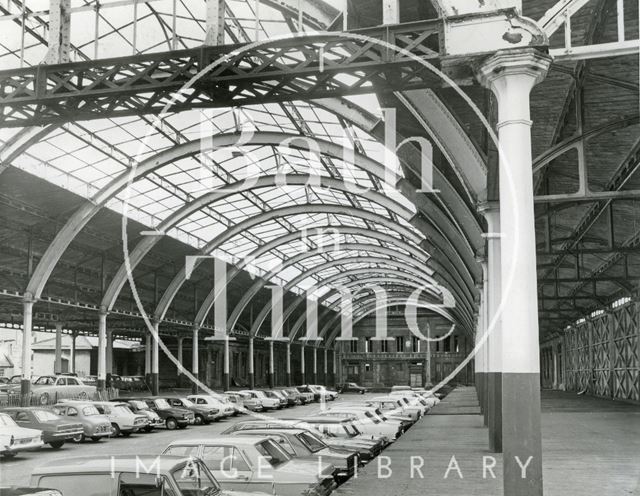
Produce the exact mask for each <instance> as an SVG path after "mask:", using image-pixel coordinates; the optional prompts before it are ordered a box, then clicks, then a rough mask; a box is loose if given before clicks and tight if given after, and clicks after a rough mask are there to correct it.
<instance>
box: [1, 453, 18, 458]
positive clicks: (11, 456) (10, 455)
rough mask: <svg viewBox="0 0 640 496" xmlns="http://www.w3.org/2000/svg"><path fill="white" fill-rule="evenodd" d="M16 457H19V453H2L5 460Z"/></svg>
mask: <svg viewBox="0 0 640 496" xmlns="http://www.w3.org/2000/svg"><path fill="white" fill-rule="evenodd" d="M16 455H17V453H11V452H9V453H2V456H3V457H4V458H13V457H15V456H16Z"/></svg>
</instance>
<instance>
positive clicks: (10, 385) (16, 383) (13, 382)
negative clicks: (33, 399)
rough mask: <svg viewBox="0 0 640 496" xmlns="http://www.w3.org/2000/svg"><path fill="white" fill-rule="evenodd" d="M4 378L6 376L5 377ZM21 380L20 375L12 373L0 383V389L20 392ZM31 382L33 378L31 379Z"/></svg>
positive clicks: (4, 391) (5, 391)
mask: <svg viewBox="0 0 640 496" xmlns="http://www.w3.org/2000/svg"><path fill="white" fill-rule="evenodd" d="M5 379H6V378H5ZM21 382H22V376H21V375H12V376H11V377H9V378H8V379H7V381H6V382H3V383H2V384H0V391H1V392H3V393H7V392H17V393H19V392H20V383H21ZM32 382H33V379H32Z"/></svg>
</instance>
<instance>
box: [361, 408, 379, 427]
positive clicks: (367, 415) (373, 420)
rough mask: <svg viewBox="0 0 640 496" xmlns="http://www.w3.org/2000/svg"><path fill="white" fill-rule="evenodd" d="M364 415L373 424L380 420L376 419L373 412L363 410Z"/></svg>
mask: <svg viewBox="0 0 640 496" xmlns="http://www.w3.org/2000/svg"><path fill="white" fill-rule="evenodd" d="M364 415H365V416H366V417H367V418H368V419H369V420H371V421H372V422H373V423H374V424H379V423H380V420H378V419H377V418H376V417H375V415H374V414H373V413H371V412H369V411H367V412H364Z"/></svg>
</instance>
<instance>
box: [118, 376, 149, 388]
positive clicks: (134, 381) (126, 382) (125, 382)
mask: <svg viewBox="0 0 640 496" xmlns="http://www.w3.org/2000/svg"><path fill="white" fill-rule="evenodd" d="M113 377H115V378H116V379H115V382H114V379H113ZM113 377H112V386H113V387H115V388H118V389H119V390H120V391H130V392H139V391H148V388H147V384H146V383H145V382H144V377H141V376H133V375H123V376H113Z"/></svg>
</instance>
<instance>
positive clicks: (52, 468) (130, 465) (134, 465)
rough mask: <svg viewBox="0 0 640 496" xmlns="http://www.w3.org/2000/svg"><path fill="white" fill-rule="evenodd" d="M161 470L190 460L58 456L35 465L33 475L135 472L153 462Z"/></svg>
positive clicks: (122, 456) (166, 469) (176, 457)
mask: <svg viewBox="0 0 640 496" xmlns="http://www.w3.org/2000/svg"><path fill="white" fill-rule="evenodd" d="M156 460H157V465H155V466H154V467H153V468H154V469H155V467H159V470H161V471H169V470H171V469H172V468H173V467H175V466H176V465H181V464H183V463H186V462H188V461H190V460H191V458H189V457H185V456H174V455H160V456H157V455H116V456H108V455H106V456H91V457H71V458H66V457H60V458H59V459H57V460H55V461H51V462H49V463H46V464H44V465H39V466H37V467H36V468H35V469H34V471H33V475H45V474H56V475H58V474H60V473H61V472H65V471H66V470H69V471H70V472H72V473H90V472H108V473H111V472H112V471H114V472H136V471H139V470H140V469H142V470H144V468H143V466H144V467H151V466H153V464H154V463H156Z"/></svg>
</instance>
